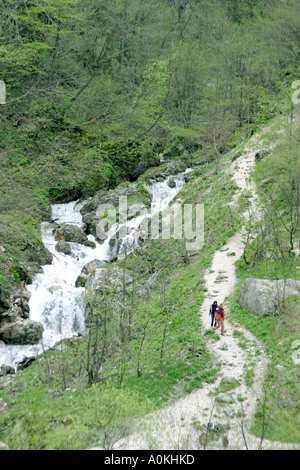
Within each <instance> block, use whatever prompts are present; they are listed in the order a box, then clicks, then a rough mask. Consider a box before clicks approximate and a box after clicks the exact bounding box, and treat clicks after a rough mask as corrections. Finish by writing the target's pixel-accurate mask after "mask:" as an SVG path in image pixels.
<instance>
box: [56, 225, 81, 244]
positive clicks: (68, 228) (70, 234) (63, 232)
mask: <svg viewBox="0 0 300 470" xmlns="http://www.w3.org/2000/svg"><path fill="white" fill-rule="evenodd" d="M55 240H56V241H58V242H59V241H65V242H73V243H79V244H84V243H85V242H86V241H87V240H88V238H87V236H86V234H85V233H84V231H83V230H82V229H81V228H80V227H77V225H72V224H62V225H61V226H60V227H58V229H57V231H56V235H55Z"/></svg>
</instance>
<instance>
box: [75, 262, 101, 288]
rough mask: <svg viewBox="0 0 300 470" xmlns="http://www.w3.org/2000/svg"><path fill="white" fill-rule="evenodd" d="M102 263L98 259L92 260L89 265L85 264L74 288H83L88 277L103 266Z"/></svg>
mask: <svg viewBox="0 0 300 470" xmlns="http://www.w3.org/2000/svg"><path fill="white" fill-rule="evenodd" d="M103 264H104V263H103V261H101V260H99V259H94V260H93V261H90V262H89V263H87V264H85V265H84V266H83V268H82V270H81V273H80V274H79V276H78V278H77V279H76V284H75V285H76V287H84V286H85V283H86V281H87V279H88V278H89V276H90V275H91V274H92V273H93V272H94V270H95V269H96V268H99V267H100V266H103Z"/></svg>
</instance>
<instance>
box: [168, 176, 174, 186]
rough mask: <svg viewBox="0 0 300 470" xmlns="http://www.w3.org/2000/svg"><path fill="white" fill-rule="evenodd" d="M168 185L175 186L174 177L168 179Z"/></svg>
mask: <svg viewBox="0 0 300 470" xmlns="http://www.w3.org/2000/svg"><path fill="white" fill-rule="evenodd" d="M168 186H169V188H175V187H176V182H175V180H174V178H170V179H169V181H168Z"/></svg>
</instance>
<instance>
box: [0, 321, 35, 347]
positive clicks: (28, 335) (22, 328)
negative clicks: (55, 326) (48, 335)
mask: <svg viewBox="0 0 300 470" xmlns="http://www.w3.org/2000/svg"><path fill="white" fill-rule="evenodd" d="M43 331H44V328H43V325H42V324H41V323H39V322H36V321H33V320H24V319H21V318H20V319H19V320H17V321H15V322H12V323H9V322H5V323H4V324H3V325H1V328H0V340H1V341H3V342H4V343H5V344H19V345H22V344H36V343H37V342H38V341H39V340H40V339H41V338H42V335H43Z"/></svg>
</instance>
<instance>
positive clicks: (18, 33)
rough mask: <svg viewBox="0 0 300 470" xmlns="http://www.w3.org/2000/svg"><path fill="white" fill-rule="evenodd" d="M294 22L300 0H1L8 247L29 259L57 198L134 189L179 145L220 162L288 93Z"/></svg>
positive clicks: (295, 58)
mask: <svg viewBox="0 0 300 470" xmlns="http://www.w3.org/2000/svg"><path fill="white" fill-rule="evenodd" d="M297 12H298V4H297V1H296V0H295V1H265V0H258V1H252V0H249V1H247V0H245V1H242V2H241V1H235V0H228V1H226V2H222V1H213V2H211V1H196V0H195V1H189V2H187V1H179V0H178V1H177V0H176V1H175V0H174V1H171V0H168V1H167V0H158V1H156V0H155V1H153V2H144V1H135V0H128V1H109V2H104V1H103V2H101V1H94V2H93V1H92V2H90V1H89V2H85V1H73V0H70V1H69V0H64V1H55V2H50V1H46V0H45V1H41V2H34V1H29V2H27V1H8V0H5V1H3V2H2V3H1V49H0V53H1V55H0V61H1V80H3V81H4V82H5V84H6V94H7V101H6V104H5V105H1V131H0V132H1V148H2V151H1V230H0V239H1V241H2V243H5V241H7V240H8V239H9V240H11V243H12V245H13V248H14V249H16V250H17V252H18V254H21V255H22V256H24V257H25V258H27V259H29V260H30V257H32V256H33V254H32V253H31V251H32V250H33V251H36V245H35V243H38V240H36V238H38V235H37V233H36V221H40V220H41V218H43V217H45V214H46V212H47V208H48V202H49V200H50V201H51V202H54V201H56V202H58V201H67V200H71V199H73V198H76V197H80V196H82V195H91V194H93V192H94V191H95V190H96V189H99V188H100V187H101V186H103V187H113V186H114V185H116V184H117V183H118V182H120V181H122V180H130V181H132V180H134V179H136V177H137V175H138V173H139V172H141V171H142V170H143V169H145V168H147V167H148V166H151V165H155V164H157V160H155V156H154V155H156V154H157V153H159V152H160V151H162V152H165V154H166V155H170V156H172V151H174V148H175V149H176V143H177V142H178V141H185V142H186V143H187V145H188V146H189V147H190V148H191V149H192V150H194V151H196V150H199V152H200V153H199V155H200V158H203V155H211V157H212V158H214V159H215V160H216V162H217V161H218V160H219V159H220V158H221V156H222V155H223V154H224V153H225V152H226V151H227V150H228V149H230V148H233V147H234V146H236V145H237V144H238V142H239V141H240V139H241V138H243V137H244V136H248V135H251V134H252V133H253V132H254V130H255V129H256V128H257V126H259V125H260V124H262V123H263V122H265V121H266V120H267V119H268V118H270V117H272V116H274V115H275V114H276V113H277V112H278V110H279V105H280V104H281V103H282V101H283V100H284V98H285V93H286V91H285V90H286V89H288V90H289V92H291V91H292V90H291V89H289V88H288V85H290V84H291V83H292V82H293V81H294V80H296V79H297V78H298V75H299V54H300V52H299V51H300V37H299V27H300V25H299V15H298V14H297ZM286 87H287V88H286ZM125 161H126V163H124V162H125ZM137 163H139V165H137ZM137 167H138V169H137ZM12 208H13V212H14V216H13V217H12V213H11V210H12ZM17 211H19V213H20V216H19V218H18V217H16V212H17ZM18 221H20V222H19V223H20V227H22V230H21V231H22V232H23V236H22V238H21V239H20V238H19V236H18V240H16V236H15V232H16V230H17V227H18ZM18 231H19V230H18ZM13 241H14V242H15V243H13ZM32 245H34V246H32Z"/></svg>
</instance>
